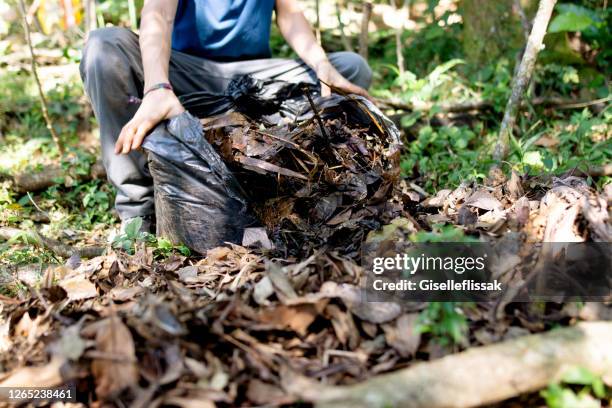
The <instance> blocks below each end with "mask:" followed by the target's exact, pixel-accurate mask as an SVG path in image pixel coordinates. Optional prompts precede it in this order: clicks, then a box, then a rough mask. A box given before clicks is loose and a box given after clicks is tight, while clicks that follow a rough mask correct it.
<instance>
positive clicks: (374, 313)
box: [325, 284, 402, 324]
mask: <svg viewBox="0 0 612 408" xmlns="http://www.w3.org/2000/svg"><path fill="white" fill-rule="evenodd" d="M325 293H326V294H328V295H331V296H333V297H339V298H340V299H342V301H343V302H344V304H346V307H348V309H349V310H350V311H351V312H352V313H353V314H354V315H355V316H357V317H359V318H360V319H362V320H366V321H368V322H371V323H377V324H380V323H386V322H388V321H390V320H393V319H395V318H396V317H397V316H399V315H400V313H401V312H402V308H401V306H400V305H399V304H397V303H393V302H370V303H369V302H366V301H365V300H364V299H363V298H362V293H361V289H359V287H357V286H354V285H349V284H341V285H336V287H335V288H334V289H332V286H331V285H329V286H328V287H327V289H326V292H325Z"/></svg>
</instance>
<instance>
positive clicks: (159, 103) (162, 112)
mask: <svg viewBox="0 0 612 408" xmlns="http://www.w3.org/2000/svg"><path fill="white" fill-rule="evenodd" d="M184 111H185V108H183V105H181V103H180V102H179V100H178V98H177V97H176V95H175V94H174V92H172V91H171V90H169V89H163V88H162V89H156V90H155V91H153V92H151V93H149V94H147V95H146V96H145V97H144V98H143V100H142V104H141V105H140V107H139V108H138V110H137V111H136V114H135V115H134V117H133V118H132V120H130V121H129V122H128V123H127V124H126V125H125V126H124V127H123V129H121V133H120V134H119V139H117V143H115V154H120V153H121V154H128V153H129V152H130V151H131V150H135V149H138V148H139V147H140V145H141V144H142V141H143V140H144V138H145V136H146V135H147V133H148V132H149V131H150V130H151V129H153V127H154V126H155V125H157V124H158V123H159V122H161V121H162V120H164V119H169V118H171V117H173V116H176V115H179V114H181V113H183V112H184Z"/></svg>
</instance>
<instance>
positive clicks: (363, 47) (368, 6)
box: [359, 1, 372, 60]
mask: <svg viewBox="0 0 612 408" xmlns="http://www.w3.org/2000/svg"><path fill="white" fill-rule="evenodd" d="M371 15H372V2H370V1H366V2H365V3H363V15H362V17H361V32H360V33H359V55H361V56H362V57H363V58H364V59H366V60H367V59H368V34H369V28H368V27H369V25H370V17H371Z"/></svg>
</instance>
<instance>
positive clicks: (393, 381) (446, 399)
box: [283, 322, 612, 408]
mask: <svg viewBox="0 0 612 408" xmlns="http://www.w3.org/2000/svg"><path fill="white" fill-rule="evenodd" d="M572 367H581V368H585V369H587V370H589V371H591V372H592V373H594V374H595V375H600V376H602V377H604V379H606V380H607V379H609V378H612V322H588V323H580V324H578V325H576V326H574V327H568V328H562V329H555V330H551V331H549V332H546V333H543V334H535V335H528V336H523V337H519V338H516V339H513V340H509V341H506V342H502V343H498V344H494V345H489V346H483V347H475V348H471V349H469V350H466V351H464V352H461V353H457V354H453V355H449V356H446V357H443V358H441V359H439V360H435V361H431V362H426V363H419V364H415V365H414V366H412V367H409V368H406V369H403V370H399V371H396V372H393V373H389V374H382V375H379V376H376V377H373V378H370V379H369V380H366V381H364V382H362V383H359V384H355V385H349V386H338V387H334V386H325V385H321V384H319V383H317V382H315V381H314V380H310V379H307V378H305V377H301V376H299V375H296V374H293V373H291V372H287V373H286V374H287V375H286V376H285V379H284V381H283V386H284V388H285V389H286V391H287V392H290V393H291V394H293V395H295V396H297V397H299V398H302V399H304V400H305V401H308V402H313V403H315V404H316V406H317V407H335V408H340V407H350V408H359V407H387V406H388V407H410V408H468V407H476V406H481V405H484V404H491V403H495V402H499V401H503V400H506V399H508V398H512V397H515V396H517V395H521V394H524V393H530V392H534V391H537V390H539V389H542V388H544V387H546V386H547V385H548V384H550V383H551V382H553V381H558V380H559V379H561V378H562V376H563V375H564V374H565V373H566V372H567V370H568V369H569V368H572Z"/></svg>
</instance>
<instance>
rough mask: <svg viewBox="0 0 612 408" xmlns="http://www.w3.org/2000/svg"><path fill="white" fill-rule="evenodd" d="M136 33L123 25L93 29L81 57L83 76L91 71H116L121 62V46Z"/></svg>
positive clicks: (110, 72)
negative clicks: (122, 26)
mask: <svg viewBox="0 0 612 408" xmlns="http://www.w3.org/2000/svg"><path fill="white" fill-rule="evenodd" d="M133 35H134V34H133V33H132V32H131V31H130V30H128V29H126V28H121V27H105V28H99V29H97V30H93V31H91V32H90V33H89V35H88V38H87V42H86V43H85V47H84V48H83V57H82V59H81V64H80V71H81V76H83V77H86V76H88V75H89V74H90V73H94V74H95V73H101V74H105V73H109V74H111V75H112V73H113V72H116V70H117V68H119V67H121V66H122V65H124V64H121V62H122V61H121V46H122V45H125V43H126V42H128V41H130V40H131V39H130V36H133Z"/></svg>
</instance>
